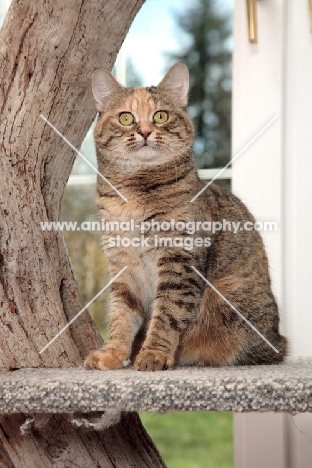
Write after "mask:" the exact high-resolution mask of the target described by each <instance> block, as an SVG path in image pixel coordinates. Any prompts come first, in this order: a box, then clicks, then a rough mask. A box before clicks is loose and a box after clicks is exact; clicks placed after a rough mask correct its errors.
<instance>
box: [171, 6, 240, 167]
mask: <svg viewBox="0 0 312 468" xmlns="http://www.w3.org/2000/svg"><path fill="white" fill-rule="evenodd" d="M231 19H232V12H231V11H230V9H229V7H228V6H227V7H226V6H225V5H224V2H221V1H218V0H196V1H194V2H192V3H191V6H190V7H189V9H188V10H187V11H186V12H183V13H182V14H180V15H178V17H177V22H178V26H179V29H180V31H181V32H183V33H184V34H186V36H188V41H187V45H186V46H183V51H182V52H180V53H174V54H170V61H171V62H173V61H182V62H184V63H185V64H186V65H187V66H188V68H189V71H190V93H189V108H188V110H189V114H190V116H191V117H192V119H193V122H194V124H195V128H196V132H197V136H196V140H195V144H194V153H195V154H194V157H195V161H196V163H197V165H198V167H216V166H223V165H224V164H226V163H227V162H228V161H229V160H230V145H231V144H230V142H231V93H232V90H231V88H232V83H231V76H232V71H231V57H232V53H231V44H232V21H231ZM182 37H183V36H182ZM182 42H183V41H182Z"/></svg>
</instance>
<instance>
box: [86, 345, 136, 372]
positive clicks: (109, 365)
mask: <svg viewBox="0 0 312 468" xmlns="http://www.w3.org/2000/svg"><path fill="white" fill-rule="evenodd" d="M128 363H129V361H128V360H127V359H126V357H125V356H118V355H117V354H115V353H113V352H112V351H110V350H103V351H94V352H93V353H91V354H89V356H88V357H87V359H86V360H85V362H84V367H85V368H86V369H100V370H114V369H119V368H120V367H125V366H127V365H128Z"/></svg>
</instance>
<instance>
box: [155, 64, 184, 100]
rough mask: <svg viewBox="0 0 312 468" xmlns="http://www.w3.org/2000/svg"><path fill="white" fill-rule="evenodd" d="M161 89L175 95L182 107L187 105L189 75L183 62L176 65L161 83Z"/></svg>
mask: <svg viewBox="0 0 312 468" xmlns="http://www.w3.org/2000/svg"><path fill="white" fill-rule="evenodd" d="M158 86H159V88H161V89H163V90H164V91H168V92H170V93H171V94H173V95H174V96H175V97H176V98H177V99H178V101H179V102H180V104H181V106H183V107H185V106H186V105H187V93H188V90H189V73H188V69H187V66H186V65H184V63H182V62H178V63H176V64H174V65H173V66H172V67H171V68H170V69H169V71H168V72H167V74H166V75H165V77H164V78H163V79H162V81H161V82H160V83H159V85H158Z"/></svg>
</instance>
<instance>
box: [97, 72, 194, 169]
mask: <svg viewBox="0 0 312 468" xmlns="http://www.w3.org/2000/svg"><path fill="white" fill-rule="evenodd" d="M188 88H189V75H188V70H187V68H186V66H185V65H184V64H183V63H176V64H175V65H173V67H171V68H170V70H169V71H168V73H167V74H166V75H165V77H164V78H163V80H162V81H161V82H160V83H159V85H158V86H152V87H150V88H124V87H123V86H121V85H120V84H119V83H118V82H117V81H116V80H115V78H114V77H113V76H112V75H111V74H110V72H109V71H107V70H105V69H103V68H99V69H96V70H95V71H94V72H93V75H92V90H93V96H94V99H95V101H96V106H97V110H98V111H99V112H100V117H99V120H98V123H97V125H96V128H95V132H94V135H95V141H96V144H97V150H98V157H100V158H101V159H102V158H104V159H105V161H107V162H108V163H112V162H114V163H115V164H114V165H116V164H119V165H120V169H121V170H126V172H128V171H129V170H130V172H132V171H133V170H137V169H140V168H142V167H147V166H153V165H157V164H168V163H169V162H172V161H175V163H177V164H178V163H179V162H180V161H181V158H183V159H185V158H189V157H190V156H189V155H190V150H191V147H192V144H193V138H194V129H193V125H192V122H191V120H190V118H189V117H188V115H187V113H186V112H185V107H186V105H187V93H188Z"/></svg>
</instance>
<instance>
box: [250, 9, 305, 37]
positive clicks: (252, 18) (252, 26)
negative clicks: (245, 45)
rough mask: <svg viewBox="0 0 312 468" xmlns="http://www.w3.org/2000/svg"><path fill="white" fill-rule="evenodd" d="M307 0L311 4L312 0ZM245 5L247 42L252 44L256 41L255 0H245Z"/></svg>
mask: <svg viewBox="0 0 312 468" xmlns="http://www.w3.org/2000/svg"><path fill="white" fill-rule="evenodd" d="M309 2H310V5H311V3H312V0H309ZM246 6H247V18H248V35H249V42H251V43H252V44H256V43H257V42H258V28H257V0H246ZM310 11H311V10H310Z"/></svg>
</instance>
